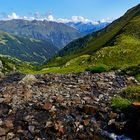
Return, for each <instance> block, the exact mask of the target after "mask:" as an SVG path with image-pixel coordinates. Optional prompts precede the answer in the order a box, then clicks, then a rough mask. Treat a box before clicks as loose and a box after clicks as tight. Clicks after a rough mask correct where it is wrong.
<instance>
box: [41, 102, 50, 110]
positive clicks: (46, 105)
mask: <svg viewBox="0 0 140 140" xmlns="http://www.w3.org/2000/svg"><path fill="white" fill-rule="evenodd" d="M43 108H44V109H46V110H50V109H51V108H52V104H51V103H49V102H47V103H45V104H44V106H43Z"/></svg>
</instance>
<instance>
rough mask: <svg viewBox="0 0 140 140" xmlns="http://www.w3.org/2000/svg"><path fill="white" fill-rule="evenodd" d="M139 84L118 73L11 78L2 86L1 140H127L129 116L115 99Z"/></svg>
mask: <svg viewBox="0 0 140 140" xmlns="http://www.w3.org/2000/svg"><path fill="white" fill-rule="evenodd" d="M30 79H33V80H31V81H33V82H29V81H30ZM21 81H22V82H21ZM23 81H24V82H23ZM136 82H137V81H136V80H135V79H134V78H133V77H127V76H121V75H119V74H117V73H115V72H110V73H102V74H91V73H89V72H86V73H80V74H68V75H61V74H45V75H35V76H33V75H27V76H25V75H21V74H18V73H17V74H16V73H15V74H13V75H9V76H7V77H5V78H2V79H1V81H0V139H6V140H10V139H13V140H20V139H29V140H42V139H46V140H52V139H62V140H65V139H68V140H73V139H81V140H84V139H88V140H93V139H94V140H98V139H99V140H105V139H114V140H116V139H119V138H120V139H123V138H124V139H125V138H126V137H125V136H118V135H122V134H127V133H125V130H126V129H125V124H127V117H126V116H125V113H123V112H120V110H117V111H116V110H113V109H112V108H111V106H110V99H111V98H112V97H113V96H114V95H115V94H117V92H119V91H121V90H122V89H123V88H124V87H125V86H127V85H131V84H136ZM113 133H116V134H117V135H115V134H113ZM128 136H129V135H128ZM131 137H133V136H131ZM138 137H139V136H138ZM128 140H129V139H128Z"/></svg>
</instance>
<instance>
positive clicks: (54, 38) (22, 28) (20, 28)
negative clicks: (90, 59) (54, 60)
mask: <svg viewBox="0 0 140 140" xmlns="http://www.w3.org/2000/svg"><path fill="white" fill-rule="evenodd" d="M0 30H1V31H4V32H8V33H12V34H14V35H17V36H20V37H27V38H34V39H37V40H45V41H48V42H50V43H52V44H53V45H54V46H55V47H57V48H58V49H60V48H63V47H64V46H66V45H67V44H68V43H69V42H71V41H73V40H74V39H77V38H79V37H81V36H82V34H81V33H80V32H79V31H78V30H76V29H74V28H72V27H70V26H67V25H65V24H63V23H57V22H51V21H46V20H44V21H39V20H32V21H30V20H23V19H13V20H4V21H0Z"/></svg>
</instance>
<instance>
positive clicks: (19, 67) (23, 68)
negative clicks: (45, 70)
mask: <svg viewBox="0 0 140 140" xmlns="http://www.w3.org/2000/svg"><path fill="white" fill-rule="evenodd" d="M0 60H1V61H2V64H3V69H2V72H3V73H9V72H13V71H19V72H22V73H33V72H34V71H35V67H33V66H32V65H30V64H29V63H25V62H22V61H20V60H18V59H16V58H13V57H10V56H5V55H0Z"/></svg>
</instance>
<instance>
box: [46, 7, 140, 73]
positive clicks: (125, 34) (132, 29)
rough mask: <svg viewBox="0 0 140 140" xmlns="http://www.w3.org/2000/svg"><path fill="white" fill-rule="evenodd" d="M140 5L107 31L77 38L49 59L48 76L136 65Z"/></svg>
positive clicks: (139, 51)
mask: <svg viewBox="0 0 140 140" xmlns="http://www.w3.org/2000/svg"><path fill="white" fill-rule="evenodd" d="M139 27H140V5H137V6H136V7H134V8H132V9H130V10H128V11H127V13H126V14H125V15H124V16H122V17H121V18H119V19H118V20H116V21H114V22H113V23H112V24H111V25H109V26H108V27H107V28H105V29H103V30H101V31H98V32H96V33H93V34H90V35H88V36H86V37H84V38H80V39H78V40H76V41H74V42H72V43H70V44H69V45H68V46H66V47H65V48H64V49H62V50H61V51H60V52H59V53H58V55H57V56H55V57H54V58H53V59H51V60H50V61H49V62H48V64H47V66H48V67H51V68H49V69H48V71H49V72H55V71H56V72H62V73H63V72H81V71H85V70H86V69H89V68H93V69H94V67H104V68H105V70H106V71H108V70H111V69H113V70H114V69H125V68H127V67H131V66H138V65H139V64H140V55H139V54H140V30H139Z"/></svg>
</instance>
